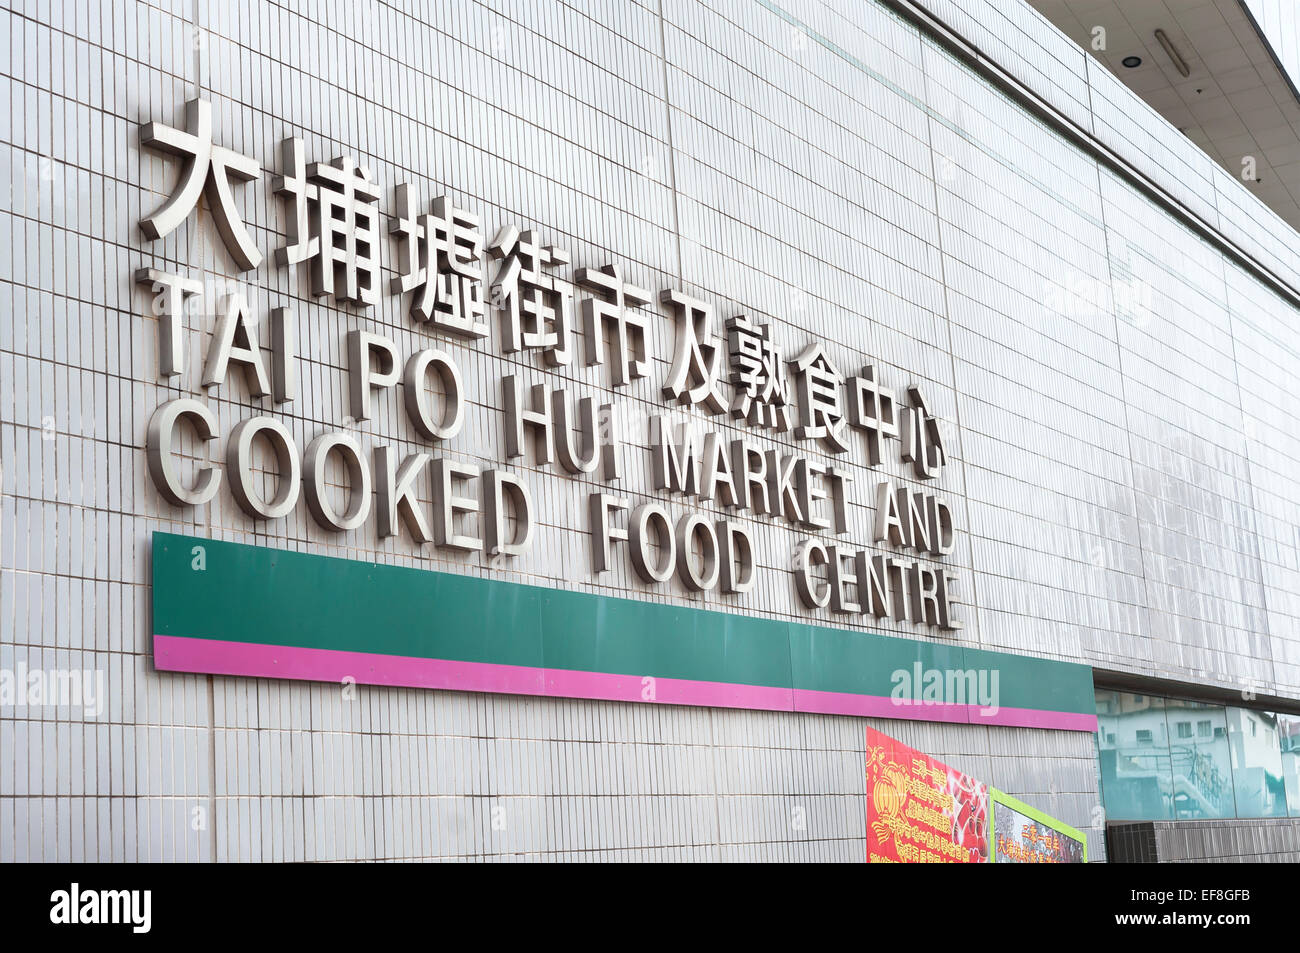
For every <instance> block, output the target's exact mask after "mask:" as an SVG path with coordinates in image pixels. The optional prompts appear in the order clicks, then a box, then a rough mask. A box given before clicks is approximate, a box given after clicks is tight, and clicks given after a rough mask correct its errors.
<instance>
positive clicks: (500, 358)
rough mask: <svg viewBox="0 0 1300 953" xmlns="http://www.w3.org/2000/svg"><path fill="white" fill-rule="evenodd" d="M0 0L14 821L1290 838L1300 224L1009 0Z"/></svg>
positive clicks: (255, 837)
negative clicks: (910, 751)
mask: <svg viewBox="0 0 1300 953" xmlns="http://www.w3.org/2000/svg"><path fill="white" fill-rule="evenodd" d="M3 16H4V19H5V23H6V31H5V32H6V34H7V37H8V42H7V43H5V44H3V45H2V46H0V57H3V62H0V83H3V86H4V89H5V91H6V92H7V101H8V102H9V104H10V108H9V109H7V110H0V122H3V123H5V124H6V127H5V128H4V129H3V131H0V156H2V157H3V167H4V169H5V171H6V173H7V174H8V176H9V183H10V188H9V196H10V201H9V203H8V207H7V208H5V209H3V222H4V224H5V229H4V231H3V233H2V234H3V235H4V236H5V237H4V239H3V247H4V251H5V254H4V256H3V259H2V260H0V269H3V273H0V295H3V296H4V301H3V305H4V308H5V310H6V311H7V312H8V314H9V316H10V317H9V318H8V319H6V320H4V321H0V455H2V456H0V464H2V465H3V471H2V474H0V479H2V483H0V627H2V631H0V670H3V671H5V672H8V673H9V681H8V684H9V691H10V698H9V700H7V701H6V703H5V704H4V705H3V706H0V860H101V861H109V860H112V861H133V860H196V861H209V860H371V859H384V860H417V859H420V860H422V859H501V860H506V859H527V860H539V859H540V860H546V859H560V860H565V859H583V860H602V859H612V860H637V859H645V860H652V859H653V860H659V859H663V860H838V861H861V860H863V859H864V843H865V839H866V827H867V813H866V812H867V795H868V792H867V791H866V788H865V785H866V781H865V774H864V759H865V757H866V754H867V752H866V742H865V730H866V728H867V727H873V728H876V729H878V730H879V731H882V732H884V733H886V734H887V735H890V736H892V737H894V738H897V739H900V740H901V741H903V742H905V743H906V744H908V745H910V746H912V747H914V748H917V749H919V750H921V751H924V752H926V753H927V754H929V755H932V756H934V757H935V758H938V759H941V760H943V761H945V762H947V763H949V764H951V765H953V766H955V767H957V768H959V769H960V770H961V771H963V772H965V773H966V774H968V775H971V776H974V777H978V778H982V779H983V780H985V781H987V782H988V783H991V784H995V785H996V786H997V787H998V788H1000V789H1001V790H1003V791H1006V792H1008V793H1009V794H1011V795H1012V796H1014V797H1015V798H1018V799H1019V800H1020V801H1022V802H1024V803H1025V804H1027V805H1030V806H1032V807H1033V808H1035V809H1037V810H1039V811H1043V812H1046V813H1047V814H1049V815H1052V816H1053V817H1056V818H1059V819H1060V820H1062V821H1064V822H1065V823H1066V824H1068V825H1071V826H1073V827H1074V828H1077V829H1079V830H1080V831H1083V832H1084V833H1085V834H1086V835H1087V838H1088V857H1089V859H1091V860H1103V859H1106V857H1107V837H1106V831H1107V829H1108V826H1109V827H1110V829H1111V830H1113V831H1116V832H1118V833H1117V834H1116V843H1117V844H1120V845H1122V846H1121V847H1119V848H1117V850H1116V853H1117V858H1116V859H1127V858H1128V856H1130V855H1132V856H1135V857H1143V856H1150V855H1143V854H1142V853H1141V850H1145V849H1147V848H1146V846H1145V845H1146V844H1147V843H1148V841H1147V840H1145V839H1143V838H1147V836H1148V835H1150V842H1151V843H1155V840H1156V839H1160V843H1161V844H1166V845H1174V846H1172V847H1169V846H1166V847H1165V848H1164V849H1163V853H1159V852H1157V853H1159V856H1160V857H1161V858H1162V859H1163V858H1171V857H1174V858H1177V859H1196V858H1236V859H1259V860H1267V859H1290V860H1296V859H1300V774H1297V768H1296V758H1297V745H1296V743H1295V742H1296V739H1297V737H1300V731H1297V728H1296V725H1297V723H1298V721H1297V713H1300V630H1298V629H1297V621H1298V620H1300V489H1297V488H1296V485H1295V480H1294V473H1295V471H1296V463H1297V461H1298V460H1300V424H1297V412H1298V411H1300V397H1297V396H1296V394H1295V387H1294V382H1295V373H1294V368H1295V366H1296V364H1295V361H1296V357H1297V354H1300V329H1298V328H1300V326H1298V325H1297V322H1296V320H1295V318H1296V307H1297V302H1300V253H1298V252H1297V250H1296V242H1295V240H1294V238H1295V234H1294V231H1293V229H1292V227H1291V226H1290V225H1288V224H1286V223H1285V222H1284V221H1283V220H1282V219H1281V218H1279V217H1278V216H1277V215H1276V214H1274V213H1273V212H1272V211H1270V210H1269V209H1268V208H1267V207H1265V206H1264V205H1263V204H1262V203H1261V202H1260V201H1259V199H1257V198H1256V197H1255V196H1253V195H1251V194H1250V191H1249V190H1248V189H1247V188H1246V187H1245V186H1244V185H1243V184H1242V182H1241V181H1239V179H1238V178H1237V177H1235V176H1234V175H1233V174H1232V173H1230V172H1228V171H1226V170H1225V169H1224V168H1223V167H1221V166H1220V165H1218V164H1216V163H1215V162H1214V161H1213V160H1211V159H1210V158H1209V157H1208V156H1207V155H1206V154H1205V153H1204V152H1202V151H1201V150H1200V149H1199V148H1197V146H1195V145H1194V144H1192V143H1191V142H1190V141H1188V140H1187V139H1186V138H1184V137H1183V136H1182V135H1181V134H1180V133H1179V132H1178V131H1177V130H1176V129H1175V128H1173V127H1172V126H1169V125H1168V124H1167V123H1165V122H1164V120H1162V119H1161V118H1160V117H1159V116H1158V115H1157V114H1156V113H1155V112H1154V111H1152V110H1151V109H1150V108H1149V107H1148V106H1147V105H1146V104H1144V103H1143V102H1142V101H1141V100H1140V99H1139V98H1138V96H1137V95H1136V94H1135V93H1133V92H1131V91H1130V90H1129V89H1128V88H1126V87H1125V86H1124V85H1123V84H1122V83H1120V82H1119V81H1118V80H1117V79H1116V78H1115V76H1114V75H1112V74H1111V73H1110V72H1108V71H1107V70H1106V69H1105V68H1103V67H1102V66H1100V65H1099V64H1098V63H1097V62H1096V61H1095V59H1094V58H1092V57H1091V56H1089V55H1088V54H1087V53H1085V52H1084V51H1083V50H1082V49H1080V48H1079V47H1078V46H1076V45H1075V44H1074V43H1073V42H1072V41H1070V40H1069V39H1067V38H1066V37H1065V36H1064V35H1063V34H1062V33H1060V32H1059V31H1058V30H1057V29H1056V28H1055V27H1054V26H1053V25H1052V24H1051V23H1049V22H1048V21H1047V20H1046V19H1044V18H1043V16H1041V15H1040V14H1039V13H1038V12H1036V11H1035V10H1033V9H1032V8H1031V7H1030V6H1028V5H1027V4H1022V3H995V2H993V0H924V2H878V0H869V2H834V0H828V2H818V3H812V2H809V3H802V2H801V3H794V2H785V3H773V2H768V0H729V2H725V3H720V4H719V3H709V4H704V3H697V2H693V0H650V2H648V3H644V4H641V3H634V2H627V3H618V4H609V5H606V4H591V3H582V2H574V3H547V4H528V5H521V6H518V7H515V6H513V5H509V4H487V3H475V2H463V3H462V2H456V3H436V2H432V0H429V2H416V3H399V4H394V5H388V4H378V3H364V4H348V5H338V6H317V5H298V4H293V3H288V4H272V3H259V2H254V0H245V2H240V3H235V4H205V3H192V4H166V3H159V4H150V3H145V2H132V0H114V2H113V3H112V4H110V5H107V6H101V5H98V4H92V3H84V4H83V3H68V4H62V5H58V6H56V7H53V8H52V7H49V6H46V5H25V4H21V3H8V4H6V9H5V10H4V13H3ZM742 398H747V399H742ZM931 672H937V673H939V676H938V678H939V681H940V682H942V683H943V684H944V686H945V687H944V688H943V689H942V690H941V691H939V692H938V694H936V695H935V696H934V697H931V696H930V695H929V694H927V692H926V691H925V689H924V687H923V686H924V685H925V684H928V678H929V675H930V673H931ZM954 675H955V676H956V679H955V681H954V678H953V676H954ZM966 679H968V680H966ZM954 684H956V686H957V688H958V689H962V688H964V689H965V690H966V694H964V695H962V696H961V697H954V696H953V694H952V689H953V686H954ZM78 692H79V694H78ZM1134 825H1139V826H1140V825H1147V826H1146V827H1145V828H1143V829H1142V830H1140V831H1137V833H1136V834H1135V833H1134V832H1135V830H1136V828H1135V827H1134ZM1157 828H1158V830H1157ZM1152 831H1155V832H1156V833H1155V834H1152V833H1151V832H1152ZM1156 834H1158V838H1157V837H1156ZM1138 835H1141V836H1138ZM1139 840H1141V844H1142V846H1141V850H1139V848H1138V847H1134V846H1132V845H1133V844H1136V843H1138V841H1139ZM1153 849H1154V848H1153Z"/></svg>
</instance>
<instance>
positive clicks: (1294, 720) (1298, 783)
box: [1277, 715, 1300, 817]
mask: <svg viewBox="0 0 1300 953" xmlns="http://www.w3.org/2000/svg"><path fill="white" fill-rule="evenodd" d="M1277 733H1278V737H1279V739H1280V742H1281V743H1280V745H1279V747H1281V749H1282V780H1283V781H1284V782H1285V783H1286V806H1287V811H1288V813H1290V815H1291V816H1292V817H1300V715H1278V716H1277Z"/></svg>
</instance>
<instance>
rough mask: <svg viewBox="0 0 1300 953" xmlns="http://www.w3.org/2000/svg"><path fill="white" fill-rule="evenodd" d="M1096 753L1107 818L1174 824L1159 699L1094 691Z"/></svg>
mask: <svg viewBox="0 0 1300 953" xmlns="http://www.w3.org/2000/svg"><path fill="white" fill-rule="evenodd" d="M1097 750H1098V753H1099V756H1100V759H1101V792H1102V799H1103V801H1104V803H1105V806H1106V815H1107V817H1108V818H1110V819H1111V820H1132V821H1151V820H1169V819H1172V818H1173V816H1174V785H1173V776H1172V772H1171V764H1170V755H1169V728H1168V724H1167V722H1166V720H1165V700H1164V699H1163V698H1153V697H1152V696H1150V695H1134V694H1131V693H1129V692H1108V691H1098V692H1097Z"/></svg>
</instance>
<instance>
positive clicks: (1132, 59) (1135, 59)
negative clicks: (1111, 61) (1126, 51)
mask: <svg viewBox="0 0 1300 953" xmlns="http://www.w3.org/2000/svg"><path fill="white" fill-rule="evenodd" d="M1120 62H1121V63H1123V64H1124V65H1125V66H1127V67H1128V68H1129V69H1132V68H1133V67H1135V66H1141V65H1142V57H1140V56H1126V57H1124V58H1123V59H1122V60H1120Z"/></svg>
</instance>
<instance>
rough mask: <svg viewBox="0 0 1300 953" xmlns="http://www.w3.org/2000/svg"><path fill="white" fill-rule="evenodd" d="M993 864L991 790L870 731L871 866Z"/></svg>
mask: <svg viewBox="0 0 1300 953" xmlns="http://www.w3.org/2000/svg"><path fill="white" fill-rule="evenodd" d="M989 859H990V858H989V789H988V785H986V784H983V783H982V782H980V781H976V780H975V779H974V778H972V777H970V776H968V775H965V774H962V773H961V772H960V771H956V770H954V769H952V768H950V767H948V766H947V765H946V764H943V763H941V762H939V761H936V760H934V759H933V758H931V757H929V756H928V755H924V754H922V753H921V752H919V751H917V750H916V749H915V748H909V747H908V746H907V745H905V744H903V743H902V742H900V741H895V740H894V739H893V738H890V737H889V736H888V735H882V734H881V733H880V732H878V731H875V730H874V729H871V728H868V729H867V860H868V862H870V863H910V864H926V863H936V864H984V863H988V862H989Z"/></svg>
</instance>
